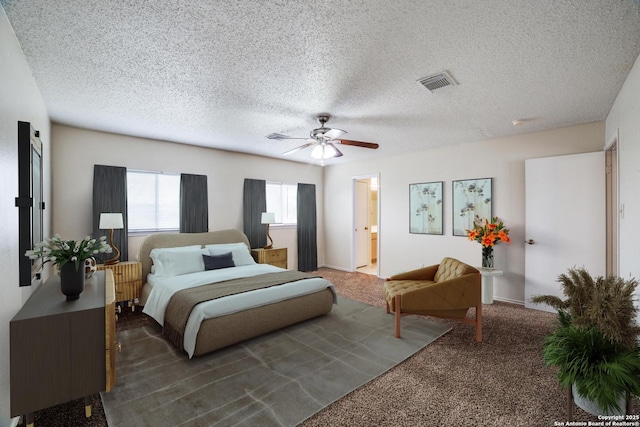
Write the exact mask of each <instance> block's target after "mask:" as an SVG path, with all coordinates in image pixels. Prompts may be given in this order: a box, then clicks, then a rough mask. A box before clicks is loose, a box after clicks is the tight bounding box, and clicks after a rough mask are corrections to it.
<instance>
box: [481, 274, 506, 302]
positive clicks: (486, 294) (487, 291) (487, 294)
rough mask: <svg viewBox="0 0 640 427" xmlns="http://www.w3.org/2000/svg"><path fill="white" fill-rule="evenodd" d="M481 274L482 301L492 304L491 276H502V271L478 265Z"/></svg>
mask: <svg viewBox="0 0 640 427" xmlns="http://www.w3.org/2000/svg"><path fill="white" fill-rule="evenodd" d="M478 270H480V274H482V303H483V304H493V278H494V277H495V276H502V275H503V274H504V271H502V270H496V269H495V268H484V267H478Z"/></svg>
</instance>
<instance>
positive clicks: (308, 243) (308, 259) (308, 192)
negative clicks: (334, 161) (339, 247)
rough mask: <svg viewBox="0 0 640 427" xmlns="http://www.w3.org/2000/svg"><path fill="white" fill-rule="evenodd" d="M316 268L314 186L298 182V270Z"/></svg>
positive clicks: (312, 269)
mask: <svg viewBox="0 0 640 427" xmlns="http://www.w3.org/2000/svg"><path fill="white" fill-rule="evenodd" d="M317 269H318V242H317V230H316V186H315V184H298V270H299V271H315V270H317Z"/></svg>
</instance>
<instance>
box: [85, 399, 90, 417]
mask: <svg viewBox="0 0 640 427" xmlns="http://www.w3.org/2000/svg"><path fill="white" fill-rule="evenodd" d="M84 416H85V417H87V418H89V417H91V396H85V397H84Z"/></svg>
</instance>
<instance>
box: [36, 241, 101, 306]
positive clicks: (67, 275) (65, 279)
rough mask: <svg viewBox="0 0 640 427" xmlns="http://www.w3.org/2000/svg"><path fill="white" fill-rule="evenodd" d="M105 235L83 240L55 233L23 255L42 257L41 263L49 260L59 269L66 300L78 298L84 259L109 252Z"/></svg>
mask: <svg viewBox="0 0 640 427" xmlns="http://www.w3.org/2000/svg"><path fill="white" fill-rule="evenodd" d="M106 240H107V238H106V237H105V236H102V237H100V238H99V239H93V238H91V237H90V236H87V237H85V238H84V239H83V240H80V241H75V240H63V239H62V238H61V237H60V235H58V234H56V235H55V236H54V237H53V238H51V239H48V238H46V239H44V241H42V242H40V243H36V244H35V246H34V248H33V249H32V250H28V251H27V252H26V253H25V256H27V257H29V258H30V259H38V258H42V260H43V261H42V264H43V265H44V264H46V263H47V262H51V263H52V264H53V265H56V266H58V268H59V269H60V290H61V291H62V293H63V294H64V295H66V296H67V300H69V301H72V300H76V299H78V297H79V295H80V293H82V291H83V290H84V279H85V261H86V260H87V259H89V258H91V257H93V256H94V255H97V254H99V253H111V246H109V244H108V243H107V241H106Z"/></svg>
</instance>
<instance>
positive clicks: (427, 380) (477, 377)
mask: <svg viewBox="0 0 640 427" xmlns="http://www.w3.org/2000/svg"><path fill="white" fill-rule="evenodd" d="M318 274H319V275H321V276H323V277H325V278H327V279H328V280H330V281H332V282H333V284H334V285H335V286H336V290H337V292H338V294H339V295H342V296H345V297H348V298H352V299H355V300H358V301H362V302H365V303H368V304H371V305H376V306H378V307H380V308H383V307H384V300H383V297H382V295H383V294H382V284H383V283H384V280H382V279H378V278H376V277H375V276H371V275H367V274H363V273H347V272H342V271H337V270H331V269H325V268H322V269H320V270H319V271H318ZM483 314H484V316H483V317H484V319H483V320H484V322H483V323H484V328H483V330H484V331H483V332H484V333H483V335H484V343H481V344H477V343H476V342H475V340H474V329H473V327H471V326H469V325H465V324H462V323H459V322H454V321H447V320H440V319H435V318H428V319H429V320H432V321H434V322H437V323H443V324H445V325H449V326H450V327H451V328H452V330H451V331H449V332H448V333H447V334H446V335H444V336H443V337H441V338H440V339H438V340H437V341H435V342H434V343H432V344H431V345H428V346H427V347H425V348H424V349H422V350H420V351H418V352H417V353H416V354H415V355H413V356H411V357H409V358H408V359H407V360H405V361H404V362H402V363H400V364H399V365H397V366H395V367H393V368H391V369H390V370H389V371H387V372H386V373H384V374H382V375H380V376H379V377H377V378H375V379H374V380H372V381H370V382H368V383H367V384H365V385H363V386H362V387H360V388H358V389H356V390H354V391H353V392H351V393H349V394H347V395H346V396H345V397H343V398H342V399H339V400H338V401H337V402H334V403H333V404H331V405H329V406H327V407H326V408H324V409H322V410H321V411H320V412H318V413H316V414H315V415H314V416H312V417H311V418H309V419H308V420H306V421H304V422H303V423H302V424H301V425H302V426H305V427H311V426H313V427H315V426H318V427H320V426H322V427H325V426H370V425H377V426H418V425H427V426H440V425H447V426H476V425H481V426H505V425H509V426H540V427H549V426H553V425H554V422H555V421H558V422H566V414H567V408H566V401H565V395H564V391H563V390H562V389H561V388H560V386H559V384H558V381H557V380H556V378H555V370H554V369H551V368H547V367H545V366H544V364H543V362H542V353H541V352H542V343H543V342H544V336H545V335H546V334H548V333H549V332H550V331H551V329H552V327H553V321H554V317H555V316H554V315H553V314H550V313H544V312H541V311H535V310H528V309H525V308H524V307H522V306H520V305H515V304H508V303H503V302H499V301H497V302H495V303H494V304H491V305H485V306H484V307H483ZM390 317H391V316H390ZM152 323H153V321H151V320H150V319H149V318H147V317H146V316H145V315H143V314H141V313H139V312H138V311H136V312H135V313H131V315H129V313H123V314H122V315H121V316H120V319H119V320H118V324H117V328H118V331H123V330H127V329H130V328H129V325H130V324H131V325H135V326H134V328H135V327H138V325H142V324H152ZM389 333H390V334H392V333H393V331H392V330H390V331H389ZM633 403H634V411H633V413H634V414H638V411H639V405H638V401H637V399H634V402H633ZM93 404H94V410H93V413H94V415H93V416H92V417H91V419H86V418H85V417H84V402H83V400H82V399H80V400H78V401H75V402H70V403H67V404H64V405H59V406H56V407H53V408H47V409H44V410H42V411H38V412H37V413H36V414H35V416H36V418H35V421H36V426H54V427H57V426H91V427H104V426H106V425H107V423H106V418H105V416H104V412H103V410H102V404H101V402H100V399H99V398H97V396H94V399H93ZM573 409H574V420H577V421H582V422H588V421H597V417H593V416H591V415H589V414H587V413H585V412H584V411H582V410H580V409H579V408H577V407H576V406H575V405H573ZM20 425H21V426H24V424H23V423H22V424H20ZM130 425H131V426H133V425H134V424H130Z"/></svg>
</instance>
